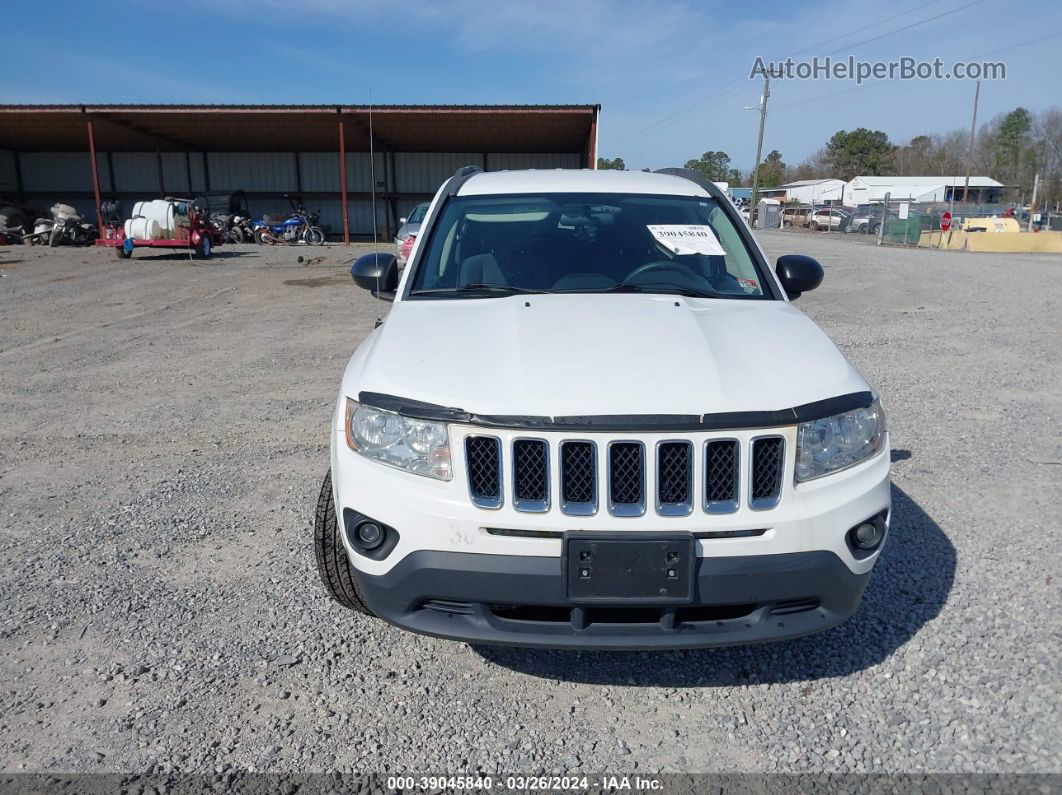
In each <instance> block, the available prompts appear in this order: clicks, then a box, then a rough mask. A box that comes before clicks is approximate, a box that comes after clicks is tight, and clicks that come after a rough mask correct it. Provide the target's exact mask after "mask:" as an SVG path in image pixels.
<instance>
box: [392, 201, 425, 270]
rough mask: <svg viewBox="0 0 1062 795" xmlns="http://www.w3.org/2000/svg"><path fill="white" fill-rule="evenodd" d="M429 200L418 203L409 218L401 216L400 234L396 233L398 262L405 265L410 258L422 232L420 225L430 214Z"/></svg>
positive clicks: (399, 220)
mask: <svg viewBox="0 0 1062 795" xmlns="http://www.w3.org/2000/svg"><path fill="white" fill-rule="evenodd" d="M428 206H429V204H428V202H424V203H423V204H418V205H417V206H416V207H414V208H413V212H411V213H410V214H409V217H408V218H399V219H398V223H399V224H400V226H399V227H398V234H396V235H395V245H396V246H397V247H398V264H399V266H400V267H404V266H405V264H406V261H407V260H408V258H409V252H410V251H411V250H412V248H413V243H414V241H416V239H417V234H418V233H419V232H420V225H421V224H422V223H423V222H424V216H425V215H427V214H428Z"/></svg>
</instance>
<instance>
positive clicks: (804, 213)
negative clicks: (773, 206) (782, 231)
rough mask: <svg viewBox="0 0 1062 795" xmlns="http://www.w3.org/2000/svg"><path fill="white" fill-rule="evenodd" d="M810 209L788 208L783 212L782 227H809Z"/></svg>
mask: <svg viewBox="0 0 1062 795" xmlns="http://www.w3.org/2000/svg"><path fill="white" fill-rule="evenodd" d="M812 212H813V210H812V209H811V208H810V207H786V208H785V209H784V210H782V226H804V227H806V226H808V225H809V224H810V223H811V214H812Z"/></svg>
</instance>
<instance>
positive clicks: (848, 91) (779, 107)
mask: <svg viewBox="0 0 1062 795" xmlns="http://www.w3.org/2000/svg"><path fill="white" fill-rule="evenodd" d="M1058 36H1062V31H1059V32H1058V33H1049V34H1048V35H1046V36H1040V37H1039V38H1036V39H1029V40H1028V41H1023V42H1020V43H1018V44H1012V45H1010V46H1009V47H1003V48H1001V49H998V50H992V51H991V52H986V53H981V54H980V55H976V56H973V57H975V58H984V57H985V56H986V55H998V54H999V53H1003V52H1010V51H1011V50H1016V49H1018V48H1019V47H1027V46H1028V45H1030V44H1037V43H1038V42H1041V41H1045V40H1047V39H1053V38H1057V37H1058ZM888 82H891V81H889V80H887V79H882V80H874V81H871V82H869V83H861V84H859V85H857V86H853V87H852V88H846V89H844V90H843V91H832V92H830V93H829V94H819V95H818V96H817V97H808V98H807V99H800V100H797V101H796V102H787V103H786V104H785V105H775V106H774V109H775V111H779V110H784V109H785V108H792V107H795V106H797V105H804V104H806V103H808V102H818V101H819V100H820V99H829V98H830V97H839V96H841V95H842V94H851V93H852V92H853V91H858V90H859V89H861V88H868V87H869V86H880V85H884V84H885V83H888Z"/></svg>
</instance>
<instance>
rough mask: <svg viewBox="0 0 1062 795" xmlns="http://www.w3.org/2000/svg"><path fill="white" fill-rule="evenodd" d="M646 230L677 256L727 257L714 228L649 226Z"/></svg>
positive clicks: (673, 225) (679, 225) (693, 225)
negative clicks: (703, 255) (704, 255)
mask: <svg viewBox="0 0 1062 795" xmlns="http://www.w3.org/2000/svg"><path fill="white" fill-rule="evenodd" d="M646 229H648V230H649V233H650V234H651V235H652V236H653V237H655V238H656V241H657V242H658V243H660V245H662V246H663V247H664V248H666V249H667V250H668V251H670V252H671V253H672V254H675V255H676V256H682V255H683V254H707V255H708V256H710V257H724V256H726V252H725V251H723V247H722V246H721V245H719V238H717V237H716V236H715V232H713V231H712V227H710V226H707V225H705V224H648V225H647V226H646Z"/></svg>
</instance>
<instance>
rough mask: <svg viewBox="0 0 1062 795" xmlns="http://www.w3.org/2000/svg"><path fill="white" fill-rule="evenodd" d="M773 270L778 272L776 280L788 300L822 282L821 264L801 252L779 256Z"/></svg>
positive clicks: (797, 296)
mask: <svg viewBox="0 0 1062 795" xmlns="http://www.w3.org/2000/svg"><path fill="white" fill-rule="evenodd" d="M774 272H775V273H777V274H778V280H779V281H780V282H781V283H782V289H783V290H785V294H786V295H788V296H789V300H790V301H793V300H795V299H797V298H799V297H800V294H801V293H806V292H808V290H814V289H815V288H816V287H818V286H819V285H820V284H822V275H823V274H822V266H821V265H820V264H819V262H818V260H816V259H812V258H811V257H806V256H804V255H803V254H786V255H785V256H782V257H779V258H778V263H777V264H776V265H775V268H774Z"/></svg>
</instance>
